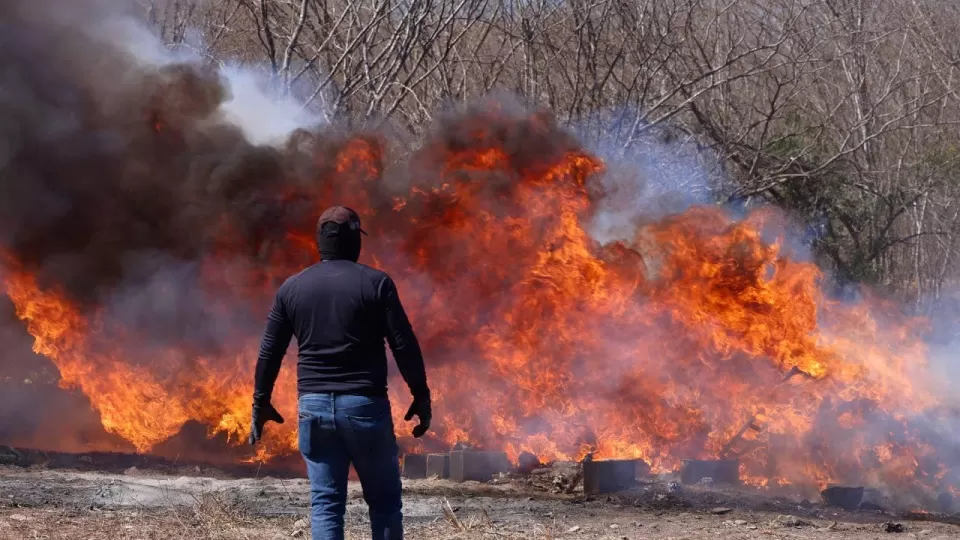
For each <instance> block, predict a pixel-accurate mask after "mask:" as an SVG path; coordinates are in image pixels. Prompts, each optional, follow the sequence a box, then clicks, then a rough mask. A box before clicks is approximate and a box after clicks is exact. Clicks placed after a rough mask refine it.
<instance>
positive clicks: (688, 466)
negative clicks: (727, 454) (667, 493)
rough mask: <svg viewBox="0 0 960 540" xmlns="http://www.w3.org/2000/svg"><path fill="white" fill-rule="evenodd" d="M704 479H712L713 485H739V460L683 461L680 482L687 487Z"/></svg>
mask: <svg viewBox="0 0 960 540" xmlns="http://www.w3.org/2000/svg"><path fill="white" fill-rule="evenodd" d="M704 478H713V482H714V483H715V484H739V483H740V460H738V459H716V460H699V459H688V460H684V461H683V469H681V470H680V481H681V482H683V483H684V484H688V485H689V484H697V483H699V482H700V480H703V479H704Z"/></svg>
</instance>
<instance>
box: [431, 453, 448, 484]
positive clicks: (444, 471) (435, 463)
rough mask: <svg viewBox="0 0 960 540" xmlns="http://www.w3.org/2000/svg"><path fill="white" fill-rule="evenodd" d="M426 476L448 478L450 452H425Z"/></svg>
mask: <svg viewBox="0 0 960 540" xmlns="http://www.w3.org/2000/svg"><path fill="white" fill-rule="evenodd" d="M427 476H428V477H431V478H432V477H434V476H436V477H437V478H450V454H427Z"/></svg>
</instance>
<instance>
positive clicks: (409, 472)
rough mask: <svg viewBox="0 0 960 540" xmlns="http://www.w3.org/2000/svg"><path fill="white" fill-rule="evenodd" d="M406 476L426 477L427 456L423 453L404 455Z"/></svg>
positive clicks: (404, 475) (404, 472) (404, 474)
mask: <svg viewBox="0 0 960 540" xmlns="http://www.w3.org/2000/svg"><path fill="white" fill-rule="evenodd" d="M403 477H404V478H426V477H427V456H425V455H423V454H405V455H404V456H403Z"/></svg>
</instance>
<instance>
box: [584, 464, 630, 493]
mask: <svg viewBox="0 0 960 540" xmlns="http://www.w3.org/2000/svg"><path fill="white" fill-rule="evenodd" d="M639 463H643V462H642V461H641V460H639V459H608V460H602V461H584V462H583V492H584V493H611V492H614V491H622V490H625V489H630V488H631V487H633V486H635V485H636V484H637V469H638V467H639Z"/></svg>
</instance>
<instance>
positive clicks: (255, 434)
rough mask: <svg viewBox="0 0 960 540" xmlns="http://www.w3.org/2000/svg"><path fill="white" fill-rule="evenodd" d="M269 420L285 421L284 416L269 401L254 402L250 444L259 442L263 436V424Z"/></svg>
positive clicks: (280, 422)
mask: <svg viewBox="0 0 960 540" xmlns="http://www.w3.org/2000/svg"><path fill="white" fill-rule="evenodd" d="M267 422H276V423H278V424H282V423H283V417H282V416H280V413H278V412H277V410H276V409H274V408H273V405H271V404H270V402H269V401H267V402H265V403H263V404H258V403H254V404H253V420H252V421H251V422H250V444H257V442H259V441H260V437H262V436H263V425H264V424H266V423H267Z"/></svg>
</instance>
